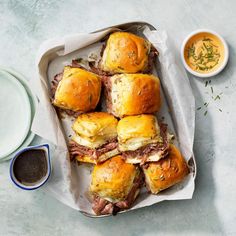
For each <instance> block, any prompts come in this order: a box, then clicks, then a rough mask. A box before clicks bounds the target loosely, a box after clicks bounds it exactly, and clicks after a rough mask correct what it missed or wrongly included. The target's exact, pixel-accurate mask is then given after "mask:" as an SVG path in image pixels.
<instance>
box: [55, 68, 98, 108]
mask: <svg viewBox="0 0 236 236" xmlns="http://www.w3.org/2000/svg"><path fill="white" fill-rule="evenodd" d="M100 93H101V79H100V78H99V77H98V76H97V75H95V74H93V73H91V72H88V71H86V70H83V69H80V68H72V67H70V66H65V68H64V72H63V77H62V80H61V81H60V82H59V84H58V87H57V90H56V93H55V98H54V101H53V104H54V105H55V106H57V107H60V108H62V109H68V110H72V111H76V112H77V111H81V112H87V111H91V110H94V109H95V108H96V106H97V104H98V102H99V99H100Z"/></svg>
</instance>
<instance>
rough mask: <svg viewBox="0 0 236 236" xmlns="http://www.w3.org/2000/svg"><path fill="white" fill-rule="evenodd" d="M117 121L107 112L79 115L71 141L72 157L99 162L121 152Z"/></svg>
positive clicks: (78, 159) (82, 160) (73, 127)
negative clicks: (118, 141)
mask: <svg viewBox="0 0 236 236" xmlns="http://www.w3.org/2000/svg"><path fill="white" fill-rule="evenodd" d="M117 123H118V121H117V119H116V118H115V117H114V116H112V115H110V114H108V113H105V112H93V113H86V114H81V115H79V116H78V118H77V119H76V121H75V122H74V124H73V126H72V129H73V130H74V132H75V135H73V136H72V138H71V141H70V142H69V151H70V155H71V159H72V160H74V159H76V160H77V161H80V162H89V163H94V164H97V163H100V162H103V161H105V160H107V159H108V158H110V157H112V156H115V155H117V154H119V151H118V143H117V130H116V129H117Z"/></svg>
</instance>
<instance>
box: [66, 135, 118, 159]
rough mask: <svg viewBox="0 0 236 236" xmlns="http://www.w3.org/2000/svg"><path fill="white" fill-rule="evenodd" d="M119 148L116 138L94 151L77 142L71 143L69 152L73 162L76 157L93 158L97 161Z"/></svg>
mask: <svg viewBox="0 0 236 236" xmlns="http://www.w3.org/2000/svg"><path fill="white" fill-rule="evenodd" d="M117 147H118V142H117V139H116V138H113V139H110V140H108V141H107V143H105V144H103V145H102V146H100V147H98V148H96V149H93V148H89V147H86V146H83V145H80V144H78V143H76V142H75V141H72V140H71V141H70V142H69V152H70V157H71V160H74V159H75V157H76V156H81V157H82V156H86V155H88V156H91V157H93V158H94V159H97V158H98V157H100V156H101V155H103V154H104V153H107V152H109V151H112V150H114V149H115V148H117Z"/></svg>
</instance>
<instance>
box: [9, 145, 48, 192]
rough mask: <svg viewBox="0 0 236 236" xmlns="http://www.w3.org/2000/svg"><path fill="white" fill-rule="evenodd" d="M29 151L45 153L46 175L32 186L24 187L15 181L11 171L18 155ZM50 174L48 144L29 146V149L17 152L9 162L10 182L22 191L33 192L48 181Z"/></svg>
mask: <svg viewBox="0 0 236 236" xmlns="http://www.w3.org/2000/svg"><path fill="white" fill-rule="evenodd" d="M29 150H43V151H44V152H45V155H46V159H47V173H46V175H45V176H44V177H43V178H42V179H41V180H40V181H39V182H37V183H35V184H32V185H25V184H22V183H21V182H19V181H18V180H17V178H16V177H15V174H14V170H13V169H14V164H15V161H16V159H17V158H18V157H19V155H20V154H21V153H23V152H27V151H29ZM50 174H51V162H50V153H49V145H48V144H42V145H36V146H29V147H26V148H23V149H21V150H20V151H19V152H17V154H16V155H15V157H14V158H13V159H12V160H11V164H10V177H11V180H12V182H13V183H14V184H15V185H16V186H17V187H19V188H21V189H23V190H35V189H37V188H39V187H41V186H42V185H44V184H45V183H46V182H47V181H48V179H49V176H50Z"/></svg>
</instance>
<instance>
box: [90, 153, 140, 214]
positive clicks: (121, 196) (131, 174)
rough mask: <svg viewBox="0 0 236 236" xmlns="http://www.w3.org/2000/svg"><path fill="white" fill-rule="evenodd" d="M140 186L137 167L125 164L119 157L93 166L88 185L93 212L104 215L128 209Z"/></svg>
mask: <svg viewBox="0 0 236 236" xmlns="http://www.w3.org/2000/svg"><path fill="white" fill-rule="evenodd" d="M142 184H143V173H142V172H141V171H140V169H139V166H135V165H132V164H128V163H126V162H125V161H124V160H123V159H122V157H121V156H120V155H118V156H115V157H112V158H111V159H109V160H107V161H105V162H104V163H102V164H98V165H96V166H94V170H93V172H92V181H91V184H90V192H91V194H92V196H93V203H92V209H93V211H94V212H95V213H96V214H97V215H105V214H115V213H116V212H118V211H120V210H123V209H128V208H130V207H131V206H132V204H133V202H134V201H135V199H136V198H137V196H138V194H139V191H140V188H141V186H142Z"/></svg>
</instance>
